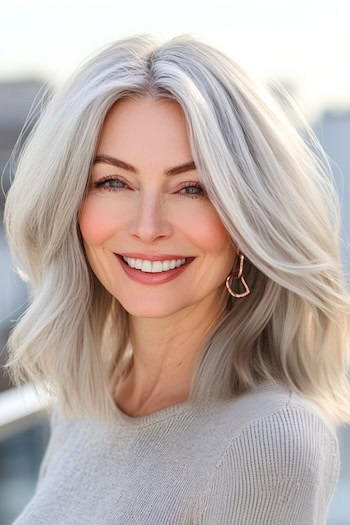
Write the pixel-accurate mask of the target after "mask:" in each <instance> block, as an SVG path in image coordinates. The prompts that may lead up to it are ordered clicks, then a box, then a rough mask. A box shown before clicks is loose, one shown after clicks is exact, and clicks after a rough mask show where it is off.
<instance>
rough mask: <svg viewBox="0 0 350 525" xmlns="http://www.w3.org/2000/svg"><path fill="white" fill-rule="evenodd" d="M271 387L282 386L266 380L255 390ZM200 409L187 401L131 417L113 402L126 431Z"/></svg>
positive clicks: (205, 405) (115, 411) (213, 402)
mask: <svg viewBox="0 0 350 525" xmlns="http://www.w3.org/2000/svg"><path fill="white" fill-rule="evenodd" d="M271 387H272V388H273V387H275V388H277V389H278V388H281V385H280V386H278V385H277V384H275V385H274V386H273V384H271V383H270V382H269V381H268V380H265V381H263V382H262V383H260V384H259V385H257V386H256V387H255V390H258V391H259V390H260V389H263V390H264V389H270V388H271ZM224 401H225V400H221V401H219V400H216V401H215V400H213V401H211V402H207V403H205V404H202V405H201V408H205V407H209V406H212V405H215V403H218V402H221V403H222V402H224ZM226 401H227V402H229V403H230V402H232V399H231V400H230V399H229V400H226ZM199 408H200V407H199V406H198V405H194V404H193V403H192V402H190V401H189V400H186V401H183V402H181V403H176V404H175V405H170V406H168V407H165V408H162V409H160V410H157V411H156V412H151V413H150V414H146V415H144V416H129V415H128V414H126V413H125V412H123V410H122V409H121V408H120V407H119V406H118V405H117V404H116V403H115V402H113V409H114V413H115V415H116V418H117V420H118V421H119V423H120V424H121V426H122V427H123V428H124V429H126V428H128V429H138V428H141V427H145V426H149V425H152V424H155V423H158V422H160V421H164V420H168V419H169V418H171V417H174V416H175V415H179V414H187V413H190V412H191V411H193V410H195V411H198V409H199Z"/></svg>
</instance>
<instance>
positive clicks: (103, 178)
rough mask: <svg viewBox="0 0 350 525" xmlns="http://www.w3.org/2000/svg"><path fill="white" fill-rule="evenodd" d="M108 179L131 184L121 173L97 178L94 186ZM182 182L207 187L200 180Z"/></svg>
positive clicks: (93, 183)
mask: <svg viewBox="0 0 350 525" xmlns="http://www.w3.org/2000/svg"><path fill="white" fill-rule="evenodd" d="M108 180H120V182H122V183H123V184H127V185H129V184H130V183H129V182H128V181H127V180H125V179H124V177H122V176H121V175H106V176H104V177H101V178H99V179H97V180H96V181H93V182H92V185H93V186H94V187H97V185H99V184H102V183H103V182H106V181H108ZM182 184H198V185H199V186H201V188H202V189H203V190H204V191H205V188H204V186H203V184H202V183H201V182H200V181H199V180H186V181H184V182H183V183H182Z"/></svg>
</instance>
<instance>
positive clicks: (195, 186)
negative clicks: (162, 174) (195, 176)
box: [179, 182, 205, 199]
mask: <svg viewBox="0 0 350 525" xmlns="http://www.w3.org/2000/svg"><path fill="white" fill-rule="evenodd" d="M193 189H194V190H199V192H197V191H195V192H192V191H191V192H190V193H180V192H181V191H183V190H193ZM180 192H179V194H180V195H185V196H187V197H191V198H192V199H196V198H200V197H204V196H205V191H204V188H203V187H202V186H201V185H200V184H197V183H194V182H193V183H191V184H187V185H186V186H184V187H183V188H181V190H180ZM200 192H201V193H200Z"/></svg>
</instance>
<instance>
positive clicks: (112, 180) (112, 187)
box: [93, 175, 206, 199]
mask: <svg viewBox="0 0 350 525" xmlns="http://www.w3.org/2000/svg"><path fill="white" fill-rule="evenodd" d="M107 184H108V185H107ZM118 184H121V185H122V186H118ZM124 186H127V184H126V183H125V182H123V181H122V180H120V179H119V178H118V177H116V176H114V175H110V176H108V177H104V178H103V179H100V180H98V181H96V182H94V184H93V187H94V188H97V189H99V190H108V191H114V192H117V191H119V190H123V189H124ZM183 190H195V191H191V192H190V193H186V192H185V193H181V192H182V191H183ZM196 190H197V191H196ZM198 190H199V191H198ZM178 194H179V195H181V196H186V197H190V198H191V199H199V198H201V197H204V196H205V195H206V192H205V190H204V188H203V187H202V186H201V185H200V184H198V183H196V182H193V183H191V184H189V183H187V185H186V186H184V187H182V188H181V189H180V190H179V192H178Z"/></svg>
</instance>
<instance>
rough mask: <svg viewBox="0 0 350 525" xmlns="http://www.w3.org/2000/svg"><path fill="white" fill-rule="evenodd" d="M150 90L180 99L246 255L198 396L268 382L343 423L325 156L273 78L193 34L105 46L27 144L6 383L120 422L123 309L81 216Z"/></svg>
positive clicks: (15, 226) (342, 302)
mask: <svg viewBox="0 0 350 525" xmlns="http://www.w3.org/2000/svg"><path fill="white" fill-rule="evenodd" d="M145 96H151V97H153V98H154V99H157V100H162V99H173V100H175V101H177V102H178V103H179V104H180V105H181V107H182V109H183V111H184V114H185V117H186V122H187V127H188V136H189V140H190V146H191V150H192V153H193V159H194V161H195V164H196V166H197V170H198V176H199V178H200V180H201V182H202V183H203V185H204V187H205V189H206V191H207V193H208V197H209V198H210V200H211V202H212V204H213V205H214V207H215V209H216V210H217V213H218V214H219V216H220V218H221V220H222V223H223V224H224V226H225V228H226V229H227V232H228V233H229V235H230V237H231V239H232V241H233V242H234V244H235V245H237V246H239V248H240V250H241V252H242V253H244V255H245V266H244V278H245V280H246V282H247V283H248V286H249V287H250V289H251V290H252V291H251V293H250V294H249V295H248V296H246V297H245V298H242V299H235V298H233V297H232V296H230V295H229V294H228V293H227V290H226V293H227V307H226V310H225V311H224V312H223V315H222V317H221V318H220V319H219V320H218V322H217V324H216V325H215V326H213V327H212V330H211V331H210V333H209V334H208V335H207V337H206V339H205V341H204V343H203V348H202V349H201V352H200V353H199V358H198V361H197V363H196V367H195V370H194V373H193V378H192V383H191V390H190V396H189V401H192V402H194V403H196V402H203V401H204V402H206V401H209V400H210V399H216V398H235V397H238V396H239V395H241V394H242V393H244V392H246V391H249V390H250V389H252V388H254V387H255V386H256V385H257V384H258V383H259V382H261V381H263V380H266V379H268V380H270V381H271V382H275V383H276V382H277V383H283V384H286V385H288V386H290V387H291V388H292V389H294V390H295V391H297V392H302V393H303V394H305V395H307V396H308V398H309V399H311V400H313V401H314V402H315V403H316V404H318V405H319V406H320V407H321V408H322V409H323V410H324V412H325V413H326V414H327V415H328V416H329V418H330V419H331V420H332V421H333V422H334V423H336V424H341V423H349V422H350V385H349V376H348V371H349V347H350V345H349V342H350V333H349V330H350V323H349V317H350V297H349V292H348V289H347V287H346V283H345V279H344V273H343V269H342V262H341V255H340V247H339V245H340V241H341V239H340V203H339V198H338V195H337V192H336V190H335V185H334V181H333V176H332V172H331V169H330V165H329V162H328V160H327V156H326V154H325V153H324V152H323V150H322V148H321V146H320V144H319V142H318V140H317V138H316V136H315V135H314V133H313V132H312V130H311V128H310V127H309V126H308V124H307V123H306V121H305V119H303V117H302V116H301V115H300V112H299V111H298V109H297V107H296V106H295V105H294V117H295V121H294V122H293V121H292V120H291V118H290V117H287V115H286V113H285V112H284V111H283V109H282V108H281V106H280V105H279V103H278V102H277V101H276V100H275V99H274V97H273V96H272V94H271V93H269V92H268V90H267V88H265V87H264V86H263V85H262V84H259V83H258V82H253V81H252V80H251V78H250V77H249V76H248V74H247V73H245V72H244V70H243V69H242V68H241V67H240V66H239V65H238V64H237V63H235V62H234V61H233V60H232V59H231V58H230V57H228V56H227V55H225V54H224V53H223V52H221V51H219V50H217V49H215V48H214V47H212V46H211V45H209V44H208V43H206V42H204V41H200V40H199V39H197V38H195V37H193V36H191V35H188V34H183V35H180V36H177V37H175V38H172V39H170V40H168V41H166V42H163V43H160V42H157V41H156V40H155V39H154V38H153V37H152V36H149V35H136V36H132V37H128V38H124V39H122V40H119V41H116V42H113V43H111V44H109V45H108V46H106V47H104V48H103V49H102V50H98V52H97V53H96V54H94V55H93V56H91V57H89V58H88V60H87V61H86V62H85V63H83V64H82V66H81V67H80V68H79V69H78V70H77V71H76V72H74V74H73V75H72V77H71V78H70V79H69V80H68V81H67V83H66V84H65V85H64V86H63V87H62V88H61V89H60V90H58V91H57V92H56V93H55V94H54V96H53V97H52V98H51V99H50V101H49V103H48V105H47V106H46V107H45V109H44V110H43V111H42V114H41V116H40V118H39V119H38V121H37V123H36V125H35V127H34V129H33V131H32V132H31V134H30V136H29V138H28V140H27V141H26V143H25V145H24V147H23V148H21V150H20V151H19V153H18V161H17V166H16V173H15V177H14V181H13V183H12V185H11V188H10V190H9V192H8V195H7V200H6V205H5V227H6V232H7V239H8V243H9V246H10V248H11V253H12V258H13V263H14V267H15V269H16V271H17V272H18V274H19V275H20V276H21V277H22V278H23V279H24V280H25V281H27V282H28V283H29V284H30V287H31V302H30V306H29V307H28V309H27V310H26V311H25V313H24V314H23V315H22V316H21V318H20V319H19V320H18V322H17V324H16V326H15V327H14V329H13V330H12V332H11V335H10V337H9V340H8V343H7V346H8V353H9V359H8V363H7V365H6V368H7V369H8V370H9V372H10V374H11V378H12V380H13V382H14V383H15V384H16V385H20V384H21V383H23V382H32V383H33V384H34V385H38V386H39V385H40V386H42V387H44V389H45V391H46V392H47V393H48V395H49V396H50V399H55V400H56V402H57V403H58V405H59V407H60V410H61V411H62V412H63V413H64V414H65V415H66V417H78V416H86V415H87V416H95V417H99V418H101V419H102V420H104V421H106V422H113V420H115V417H116V416H115V411H114V410H113V398H112V395H111V393H112V391H113V389H114V388H115V385H117V383H118V381H119V380H120V377H121V376H122V372H123V370H124V371H125V367H126V366H127V363H128V358H130V348H128V341H129V333H128V313H127V312H126V311H125V310H124V308H123V307H122V306H121V305H120V303H119V302H118V301H117V300H116V299H115V298H114V297H113V296H111V295H110V294H109V293H108V292H107V291H106V289H105V288H104V287H103V286H102V285H101V283H100V282H99V281H98V280H97V278H96V277H95V275H94V274H93V272H92V270H91V269H90V267H89V264H88V262H87V259H86V257H85V253H84V249H83V244H82V237H81V233H80V229H79V224H78V215H79V210H80V209H81V206H82V203H83V202H84V199H85V196H86V189H87V186H88V181H89V177H90V173H91V167H92V162H93V158H94V156H95V152H96V148H97V144H98V140H99V135H100V132H101V128H102V125H103V122H104V119H105V117H106V114H107V112H108V111H109V110H110V109H111V107H112V105H113V104H114V103H115V102H116V101H117V100H119V99H121V98H123V97H145ZM291 102H292V101H291V100H290V103H291ZM223 288H225V287H223Z"/></svg>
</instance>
